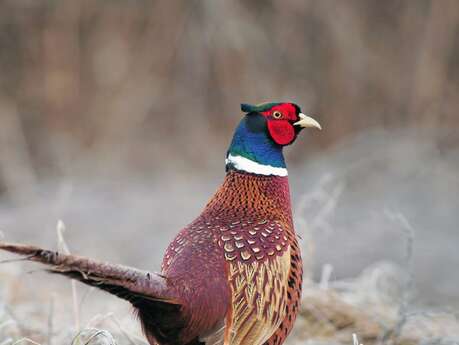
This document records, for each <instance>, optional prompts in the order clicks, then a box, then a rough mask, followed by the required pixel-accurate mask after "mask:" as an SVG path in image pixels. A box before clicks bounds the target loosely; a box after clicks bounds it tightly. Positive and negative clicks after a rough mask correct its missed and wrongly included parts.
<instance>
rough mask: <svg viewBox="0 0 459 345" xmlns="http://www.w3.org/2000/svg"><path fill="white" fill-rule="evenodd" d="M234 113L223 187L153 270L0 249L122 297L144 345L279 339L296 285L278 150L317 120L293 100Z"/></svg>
mask: <svg viewBox="0 0 459 345" xmlns="http://www.w3.org/2000/svg"><path fill="white" fill-rule="evenodd" d="M241 109H242V111H243V112H245V113H246V115H245V116H244V118H243V119H242V120H241V122H240V124H239V126H238V127H237V129H236V131H235V134H234V137H233V140H232V142H231V145H230V147H229V150H228V153H227V155H226V171H227V173H226V177H225V180H224V182H223V185H222V186H221V187H220V188H219V189H218V191H217V192H216V193H215V195H214V196H213V197H212V199H211V200H210V201H209V203H208V204H207V206H206V207H205V208H204V210H203V211H202V213H201V214H200V215H199V216H198V217H197V218H196V219H195V220H194V221H193V222H192V223H191V224H190V225H188V226H187V227H186V228H184V229H183V230H182V231H180V233H179V234H178V235H177V237H175V239H174V240H173V242H172V243H171V244H170V245H169V247H168V248H167V251H166V254H165V256H164V260H163V264H162V272H161V274H157V273H150V272H146V271H140V270H137V269H134V268H129V267H125V266H120V265H113V264H108V263H102V262H98V261H95V260H91V259H86V258H82V257H78V256H74V255H64V254H60V253H58V252H54V251H49V250H45V249H41V248H38V247H34V246H28V245H19V244H9V243H4V242H0V249H3V250H6V251H10V252H13V253H16V254H20V255H23V256H25V257H26V259H28V260H33V261H38V262H41V263H43V264H47V265H49V266H50V267H51V268H50V269H49V270H50V271H51V272H53V273H58V274H62V275H65V276H67V277H70V278H73V279H77V280H79V281H81V282H83V283H85V284H88V285H91V286H95V287H97V288H100V289H102V290H105V291H108V292H109V293H112V294H114V295H116V296H118V297H120V298H123V299H125V300H128V301H129V302H130V303H132V305H133V306H134V308H135V310H136V312H137V313H138V316H139V319H140V321H141V323H142V327H143V330H144V332H145V335H146V337H147V339H148V341H149V342H150V344H156V343H159V344H171V345H185V344H206V345H217V344H224V345H262V344H269V345H278V344H282V343H283V342H284V340H285V339H286V337H287V335H288V333H289V332H290V330H291V329H292V326H293V323H294V321H295V318H296V315H297V312H298V308H299V303H300V297H301V283H302V261H301V256H300V249H299V246H298V243H297V238H296V235H295V231H294V229H293V222H292V212H291V206H290V192H289V185H288V178H287V169H286V165H285V161H284V157H283V154H282V149H283V147H284V146H286V145H289V144H291V143H293V142H294V141H295V139H296V137H297V135H298V133H299V132H300V131H301V130H302V129H303V128H305V127H316V128H319V129H320V125H319V124H318V123H317V122H316V121H315V120H314V119H312V118H310V117H308V116H306V115H304V114H302V113H301V110H300V108H299V107H298V106H297V105H295V104H293V103H267V104H261V105H257V106H253V105H248V104H242V106H241Z"/></svg>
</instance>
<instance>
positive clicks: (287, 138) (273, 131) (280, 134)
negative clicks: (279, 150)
mask: <svg viewBox="0 0 459 345" xmlns="http://www.w3.org/2000/svg"><path fill="white" fill-rule="evenodd" d="M268 130H269V134H270V135H271V138H272V139H273V140H274V141H275V142H276V143H277V144H279V145H288V144H290V143H291V142H292V141H293V140H294V139H295V130H294V129H293V126H292V125H291V124H290V123H289V122H288V121H287V120H273V121H268Z"/></svg>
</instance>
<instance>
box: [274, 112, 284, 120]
mask: <svg viewBox="0 0 459 345" xmlns="http://www.w3.org/2000/svg"><path fill="white" fill-rule="evenodd" d="M273 117H274V118H275V119H280V118H281V117H282V113H281V112H280V111H277V110H276V111H274V112H273Z"/></svg>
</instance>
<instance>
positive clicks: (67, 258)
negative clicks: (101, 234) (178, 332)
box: [0, 241, 176, 305]
mask: <svg viewBox="0 0 459 345" xmlns="http://www.w3.org/2000/svg"><path fill="white" fill-rule="evenodd" d="M0 250H5V251H8V252H11V253H15V254H18V255H21V256H22V257H23V258H24V259H25V260H28V261H36V262H40V263H42V264H45V265H47V266H50V268H49V269H48V271H49V272H52V273H57V274H61V275H64V276H67V277H69V278H72V279H76V280H79V281H81V282H83V283H85V284H87V285H90V286H94V287H97V288H99V289H102V290H105V291H107V292H109V293H112V294H114V295H116V296H118V297H120V298H123V299H125V300H128V301H129V302H131V303H132V304H134V305H137V304H140V303H145V302H147V301H151V302H165V303H167V304H175V303H176V302H175V301H174V298H173V296H171V291H170V289H169V288H168V284H167V280H166V278H165V277H162V276H161V275H158V274H156V273H151V272H147V271H141V270H138V269H135V268H130V267H126V266H122V265H113V264H109V263H104V262H100V261H96V260H91V259H88V258H84V257H79V256H76V255H64V254H61V253H59V252H54V251H50V250H46V249H42V248H39V247H35V246H29V245H22V244H13V243H5V242H1V241H0Z"/></svg>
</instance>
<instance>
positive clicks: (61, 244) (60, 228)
mask: <svg viewBox="0 0 459 345" xmlns="http://www.w3.org/2000/svg"><path fill="white" fill-rule="evenodd" d="M56 231H57V241H58V248H59V250H60V251H62V252H63V253H64V254H67V255H70V250H69V247H68V246H67V243H66V242H65V238H64V232H65V224H64V222H63V221H62V220H60V219H59V220H58V221H57V225H56ZM71 285H72V301H73V314H74V318H75V328H76V331H77V332H79V331H80V309H79V305H78V292H77V287H76V283H75V281H74V280H72V281H71Z"/></svg>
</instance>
